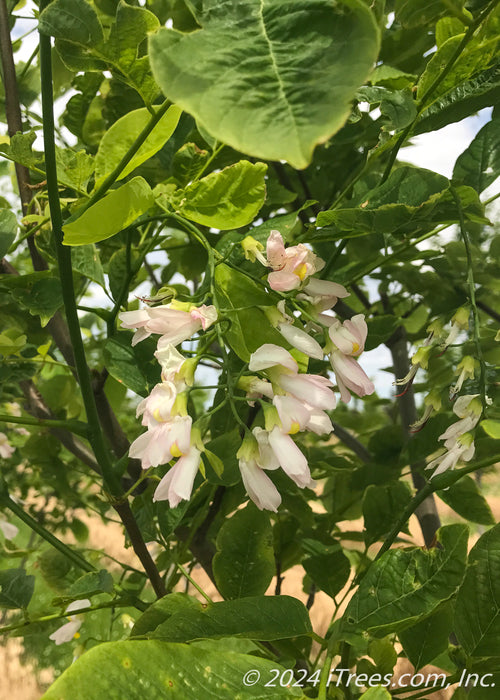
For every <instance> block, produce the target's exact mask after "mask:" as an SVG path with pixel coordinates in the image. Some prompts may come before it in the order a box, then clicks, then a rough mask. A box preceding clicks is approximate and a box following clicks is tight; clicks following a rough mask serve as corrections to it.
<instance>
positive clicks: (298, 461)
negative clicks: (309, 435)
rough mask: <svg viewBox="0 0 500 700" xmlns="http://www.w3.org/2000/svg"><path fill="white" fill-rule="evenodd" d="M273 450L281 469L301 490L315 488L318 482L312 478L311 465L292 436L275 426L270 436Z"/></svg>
mask: <svg viewBox="0 0 500 700" xmlns="http://www.w3.org/2000/svg"><path fill="white" fill-rule="evenodd" d="M268 440H269V445H270V447H271V448H272V450H273V452H274V455H275V457H276V459H277V460H278V462H279V465H280V467H281V468H282V469H283V471H284V472H285V474H287V475H288V476H289V477H290V479H292V480H293V481H294V482H295V483H296V484H297V486H298V487H299V488H301V489H303V488H314V487H315V486H316V482H315V481H314V480H313V479H312V478H311V472H310V471H309V465H308V464H307V459H306V458H305V456H304V454H303V453H302V452H301V451H300V449H299V448H298V447H297V445H296V444H295V443H294V441H293V440H292V438H291V437H290V435H287V434H286V433H284V432H282V431H281V430H280V429H279V428H278V426H275V427H274V428H273V429H272V430H271V431H270V432H269V434H268Z"/></svg>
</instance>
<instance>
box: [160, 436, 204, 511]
mask: <svg viewBox="0 0 500 700" xmlns="http://www.w3.org/2000/svg"><path fill="white" fill-rule="evenodd" d="M200 459H201V452H200V450H198V449H197V448H196V447H195V446H194V445H190V447H189V449H188V450H187V452H186V453H185V454H183V456H182V457H181V458H180V459H178V460H177V462H176V463H175V464H174V466H173V467H171V468H170V469H169V470H168V472H167V473H166V474H165V476H164V477H163V479H162V480H161V481H160V483H159V484H158V486H157V487H156V491H155V492H154V494H153V501H166V500H168V502H169V504H170V507H171V508H175V507H176V506H178V505H179V503H180V502H181V501H188V500H189V499H190V498H191V492H192V490H193V483H194V479H195V477H196V474H197V473H198V467H199V465H200Z"/></svg>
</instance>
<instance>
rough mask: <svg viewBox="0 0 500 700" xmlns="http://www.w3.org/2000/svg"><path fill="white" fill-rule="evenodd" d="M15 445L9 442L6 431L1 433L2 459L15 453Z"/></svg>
mask: <svg viewBox="0 0 500 700" xmlns="http://www.w3.org/2000/svg"><path fill="white" fill-rule="evenodd" d="M15 449H16V448H15V447H12V445H11V444H10V443H9V440H8V439H7V435H5V433H0V457H2V459H8V458H9V457H10V456H11V455H12V454H14V451H15Z"/></svg>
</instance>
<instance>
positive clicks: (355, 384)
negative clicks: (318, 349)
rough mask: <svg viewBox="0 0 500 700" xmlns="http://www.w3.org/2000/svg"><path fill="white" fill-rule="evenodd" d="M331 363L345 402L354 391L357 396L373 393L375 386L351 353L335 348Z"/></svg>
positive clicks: (347, 401)
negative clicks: (346, 353) (345, 353)
mask: <svg viewBox="0 0 500 700" xmlns="http://www.w3.org/2000/svg"><path fill="white" fill-rule="evenodd" d="M330 363H331V365H332V369H333V371H334V372H335V377H336V379H337V385H338V387H339V390H340V398H341V399H342V401H343V402H344V403H349V401H350V400H351V394H350V392H351V391H352V392H353V393H354V394H356V395H357V396H366V395H367V394H373V392H374V391H375V386H374V385H373V382H372V381H370V379H368V377H367V376H366V374H365V372H364V370H363V369H362V367H361V366H360V365H359V364H358V362H357V361H356V360H355V359H354V358H353V357H351V356H350V355H344V353H343V352H341V351H340V350H334V351H333V352H332V353H331V355H330Z"/></svg>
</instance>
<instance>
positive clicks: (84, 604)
mask: <svg viewBox="0 0 500 700" xmlns="http://www.w3.org/2000/svg"><path fill="white" fill-rule="evenodd" d="M90 605H91V603H90V600H88V598H84V599H82V600H74V601H73V602H72V603H70V604H69V605H68V607H67V608H66V610H65V612H67V613H69V612H76V611H77V610H83V609H84V608H88V607H89V606H90ZM68 620H69V622H66V624H64V625H62V627H59V629H57V630H56V631H55V632H52V634H51V635H50V637H49V639H51V640H52V641H53V642H55V643H56V645H57V646H59V644H64V643H65V642H71V640H72V639H74V638H75V636H79V635H78V630H79V629H80V627H81V626H82V619H81V617H80V616H79V615H68Z"/></svg>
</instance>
